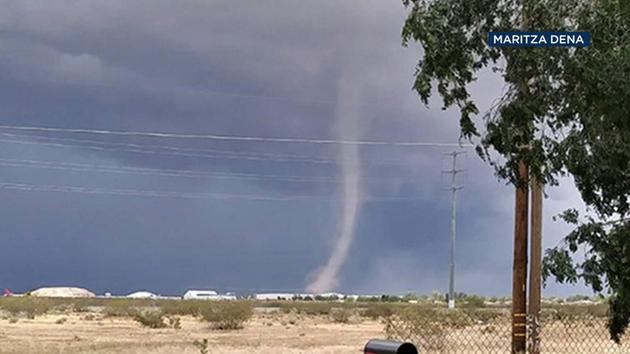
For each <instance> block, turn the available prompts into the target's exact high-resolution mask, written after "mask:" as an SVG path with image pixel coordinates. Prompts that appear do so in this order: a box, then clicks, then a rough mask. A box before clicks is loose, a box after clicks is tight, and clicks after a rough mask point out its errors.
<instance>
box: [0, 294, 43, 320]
mask: <svg viewBox="0 0 630 354" xmlns="http://www.w3.org/2000/svg"><path fill="white" fill-rule="evenodd" d="M0 300H1V301H0V309H2V310H4V311H6V312H8V313H10V314H11V315H12V316H18V315H24V316H26V317H27V318H31V319H33V318H35V317H36V316H40V315H43V314H45V313H47V312H48V311H50V310H51V309H52V308H53V307H54V302H53V301H52V300H51V299H47V298H36V297H27V296H23V297H22V296H21V297H6V298H1V299H0Z"/></svg>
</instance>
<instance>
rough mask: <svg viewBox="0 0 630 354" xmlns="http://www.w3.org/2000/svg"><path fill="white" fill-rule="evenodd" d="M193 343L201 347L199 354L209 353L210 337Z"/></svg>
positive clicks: (198, 347)
mask: <svg viewBox="0 0 630 354" xmlns="http://www.w3.org/2000/svg"><path fill="white" fill-rule="evenodd" d="M193 345H194V346H195V347H197V349H199V354H208V339H206V338H204V339H203V340H196V341H194V342H193Z"/></svg>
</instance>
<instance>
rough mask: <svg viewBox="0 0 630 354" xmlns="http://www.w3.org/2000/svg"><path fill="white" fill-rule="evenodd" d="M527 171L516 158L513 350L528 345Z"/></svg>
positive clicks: (516, 353) (519, 350) (518, 351)
mask: <svg viewBox="0 0 630 354" xmlns="http://www.w3.org/2000/svg"><path fill="white" fill-rule="evenodd" d="M528 180H529V171H528V168H527V165H526V164H525V162H524V161H523V160H521V161H520V162H519V183H517V185H516V198H515V199H516V200H515V211H514V218H515V220H514V265H513V268H512V353H513V354H521V353H525V351H526V349H527V338H526V333H527V301H526V294H527V224H528V219H529V218H528V216H529V215H528V214H529V213H528V204H529V203H528V199H529V186H528V184H529V181H528Z"/></svg>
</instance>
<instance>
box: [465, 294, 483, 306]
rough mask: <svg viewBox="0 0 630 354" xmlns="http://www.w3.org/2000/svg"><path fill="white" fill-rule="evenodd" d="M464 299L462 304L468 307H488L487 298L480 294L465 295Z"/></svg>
mask: <svg viewBox="0 0 630 354" xmlns="http://www.w3.org/2000/svg"><path fill="white" fill-rule="evenodd" d="M461 300H462V301H463V304H462V306H463V307H467V308H481V307H486V300H485V298H484V297H482V296H479V295H465V296H463V298H462V299H461Z"/></svg>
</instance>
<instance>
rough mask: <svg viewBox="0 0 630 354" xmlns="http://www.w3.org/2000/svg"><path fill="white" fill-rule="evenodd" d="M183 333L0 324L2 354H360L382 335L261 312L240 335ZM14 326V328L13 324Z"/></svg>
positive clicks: (191, 321) (80, 316)
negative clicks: (204, 343) (203, 346)
mask: <svg viewBox="0 0 630 354" xmlns="http://www.w3.org/2000/svg"><path fill="white" fill-rule="evenodd" d="M180 320H181V328H180V329H174V328H162V329H149V328H146V327H143V326H142V325H141V324H139V323H138V322H136V321H134V320H133V319H131V318H124V317H104V316H102V315H99V314H94V313H68V314H45V315H42V316H37V317H36V318H34V319H28V318H19V319H18V320H17V322H14V321H15V320H11V318H5V319H1V320H0V353H2V354H17V353H47V354H48V353H93V354H97V353H98V354H109V353H123V354H140V353H157V354H160V353H164V354H166V353H191V354H192V353H202V351H201V349H200V347H199V346H198V345H195V344H194V343H195V342H196V341H197V342H200V341H203V340H204V339H207V340H208V346H207V348H208V351H207V352H208V353H219V354H221V353H243V354H245V353H251V354H256V353H261V354H262V353H287V354H292V353H294V354H297V353H313V352H314V351H313V350H314V349H315V348H316V352H317V353H322V354H341V353H359V352H360V351H361V349H362V348H363V346H364V345H365V343H366V342H367V341H368V340H369V339H371V338H379V337H382V336H383V325H382V324H381V323H379V322H378V321H375V320H370V319H364V318H351V319H350V320H349V321H348V323H335V322H334V321H331V320H330V319H328V318H327V317H325V316H308V317H305V316H300V315H296V314H284V313H280V312H275V313H274V312H266V313H262V312H261V311H256V313H255V315H254V316H253V317H252V318H251V319H250V320H249V321H247V322H246V323H245V325H244V328H243V329H240V330H231V331H218V330H213V329H211V328H210V327H209V325H208V323H206V322H202V321H200V320H199V319H196V318H193V317H191V316H182V317H181V318H180ZM11 322H13V323H11Z"/></svg>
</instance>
